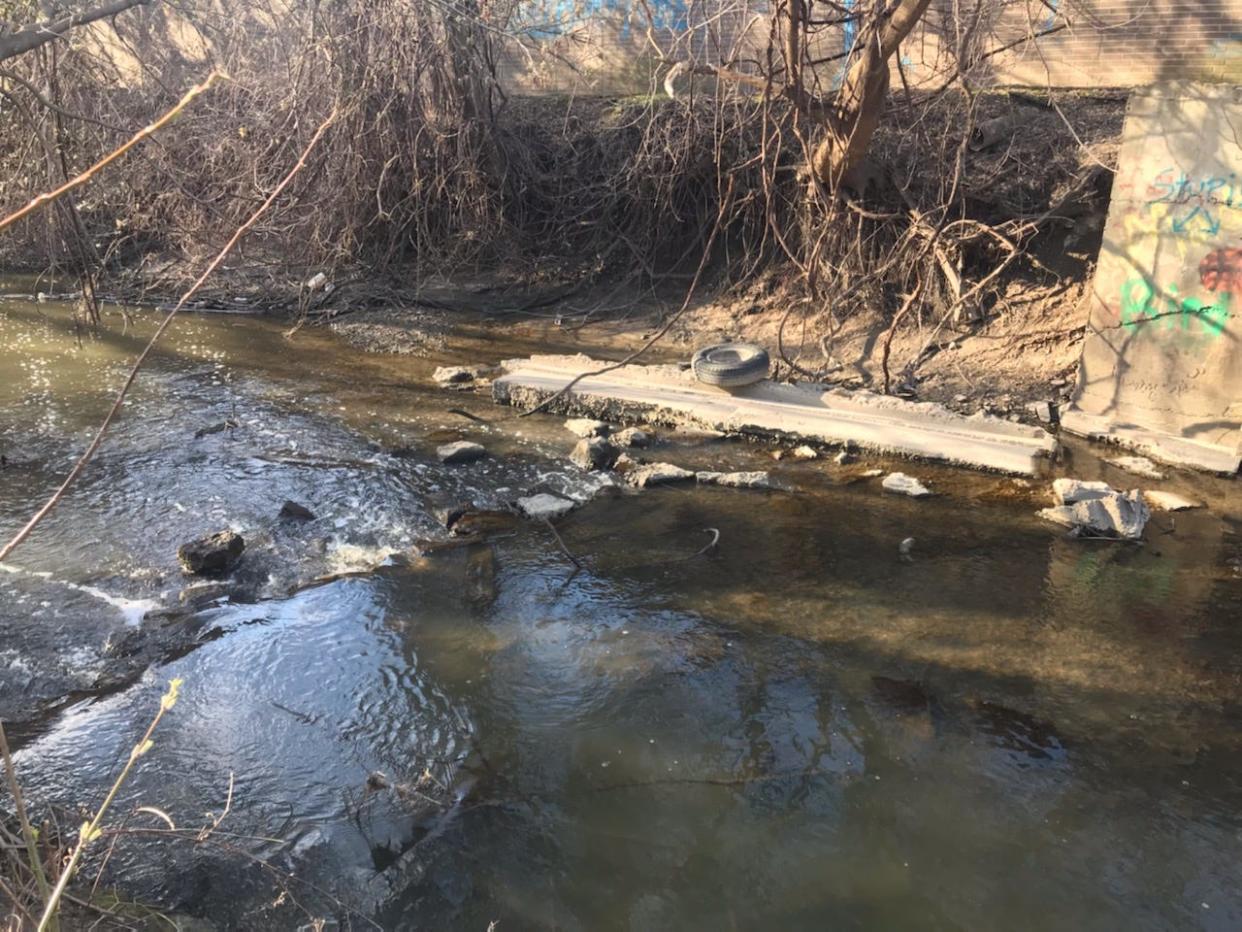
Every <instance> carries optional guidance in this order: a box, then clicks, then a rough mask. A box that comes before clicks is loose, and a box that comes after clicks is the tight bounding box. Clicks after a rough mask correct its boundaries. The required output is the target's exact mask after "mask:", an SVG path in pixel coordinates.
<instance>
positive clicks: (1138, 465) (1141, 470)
mask: <svg viewBox="0 0 1242 932" xmlns="http://www.w3.org/2000/svg"><path fill="white" fill-rule="evenodd" d="M1106 462H1108V463H1109V464H1111V465H1113V466H1116V467H1117V468H1118V469H1124V470H1125V471H1126V472H1132V473H1134V474H1135V475H1136V476H1142V477H1143V478H1145V479H1163V478H1165V475H1164V473H1162V472H1161V471H1160V470H1159V469H1157V468H1156V464H1155V463H1153V462H1152V461H1151V460H1149V459H1148V458H1147V457H1145V456H1118V457H1115V458H1114V459H1111V460H1106Z"/></svg>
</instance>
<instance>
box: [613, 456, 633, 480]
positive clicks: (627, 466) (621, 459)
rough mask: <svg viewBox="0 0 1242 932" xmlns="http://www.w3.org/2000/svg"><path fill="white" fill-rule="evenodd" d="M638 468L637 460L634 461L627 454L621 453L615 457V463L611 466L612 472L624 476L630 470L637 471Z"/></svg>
mask: <svg viewBox="0 0 1242 932" xmlns="http://www.w3.org/2000/svg"><path fill="white" fill-rule="evenodd" d="M638 466H639V462H638V460H636V459H634V457H632V456H630V455H629V454H628V453H622V454H621V455H620V456H618V457H617V461H616V462H615V463H613V464H612V469H613V472H619V473H621V474H623V475H624V474H625V473H627V472H629V471H630V470H631V469H637V468H638Z"/></svg>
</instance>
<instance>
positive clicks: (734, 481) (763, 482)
mask: <svg viewBox="0 0 1242 932" xmlns="http://www.w3.org/2000/svg"><path fill="white" fill-rule="evenodd" d="M694 478H695V479H697V480H698V481H699V482H701V483H703V484H704V485H723V486H728V487H729V488H732V489H770V488H772V480H771V478H770V477H769V476H768V474H767V473H766V472H697V473H695V474H694Z"/></svg>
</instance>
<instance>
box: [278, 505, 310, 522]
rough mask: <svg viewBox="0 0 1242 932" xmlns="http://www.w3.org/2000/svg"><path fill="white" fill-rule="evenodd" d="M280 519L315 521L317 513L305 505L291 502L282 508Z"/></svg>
mask: <svg viewBox="0 0 1242 932" xmlns="http://www.w3.org/2000/svg"><path fill="white" fill-rule="evenodd" d="M280 517H281V518H282V519H284V520H286V521H314V520H315V513H314V512H313V511H311V510H310V509H309V508H307V507H306V506H305V505H299V504H298V503H297V502H295V501H292V500H290V501H287V502H285V503H284V504H283V505H281V506H280Z"/></svg>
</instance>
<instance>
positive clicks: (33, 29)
mask: <svg viewBox="0 0 1242 932" xmlns="http://www.w3.org/2000/svg"><path fill="white" fill-rule="evenodd" d="M151 2H152V0H112V2H111V3H105V4H104V5H103V6H97V7H94V8H93V9H90V10H83V11H82V12H80V13H74V14H73V15H71V16H66V17H64V18H63V19H58V20H54V21H52V22H49V23H34V24H33V25H30V26H23V27H22V28H21V29H19V30H17V31H16V32H13V33H10V34H9V35H7V36H0V61H4V60H5V59H8V58H13V57H14V56H17V55H21V54H24V53H25V52H29V51H30V50H31V49H37V48H38V47H39V46H41V45H44V44H45V43H48V42H51V41H52V40H53V39H59V38H61V37H62V36H64V35H65V34H66V33H67V32H69V31H70V30H71V29H76V28H77V27H78V26H85V25H88V24H89V23H93V22H96V21H97V20H101V19H107V18H108V17H109V16H116V15H117V14H118V13H124V12H125V11H126V10H128V9H129V8H130V7H135V6H144V5H146V4H148V3H151Z"/></svg>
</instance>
